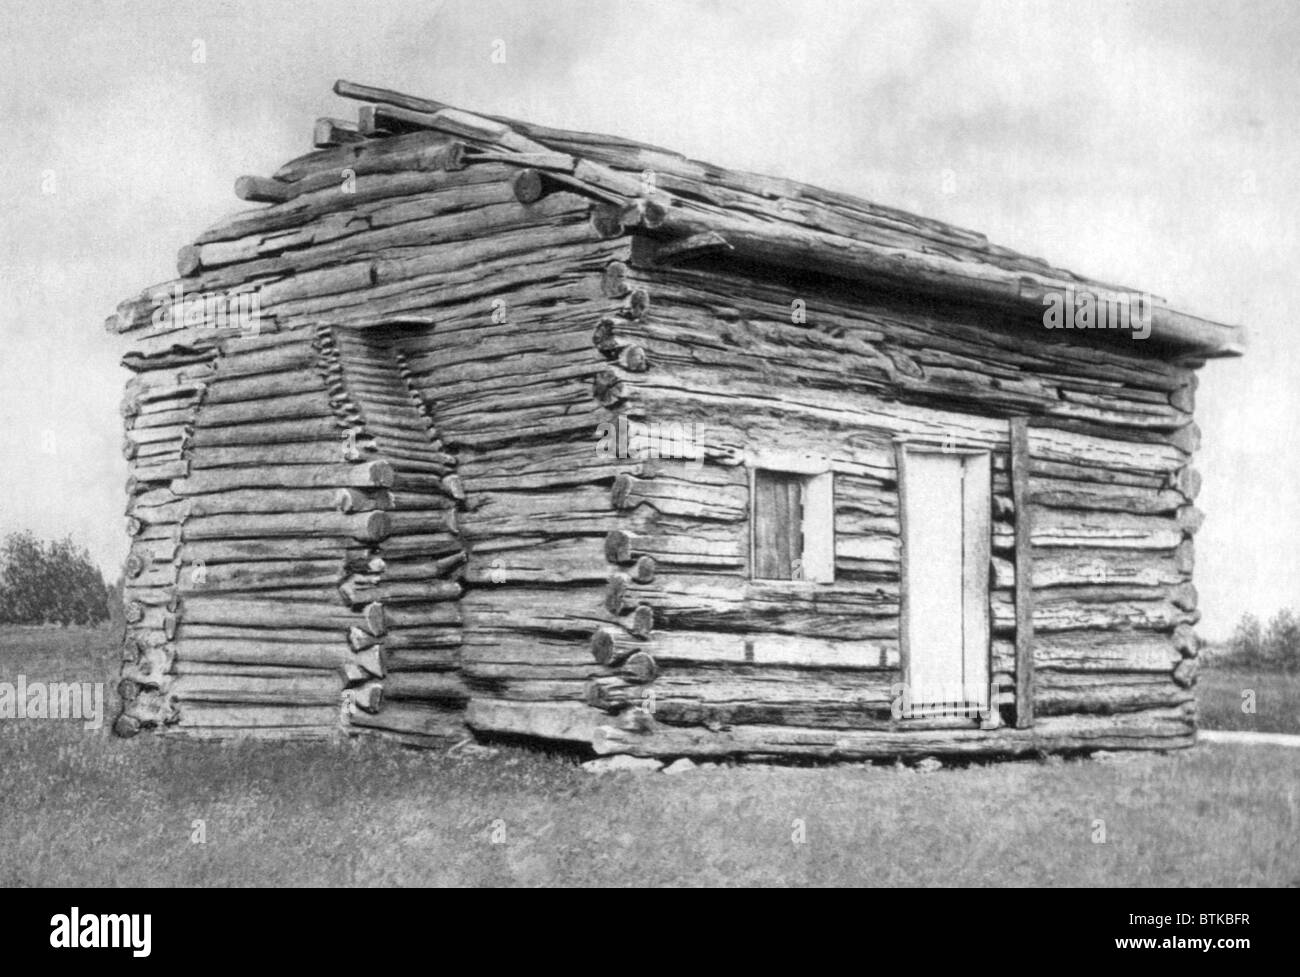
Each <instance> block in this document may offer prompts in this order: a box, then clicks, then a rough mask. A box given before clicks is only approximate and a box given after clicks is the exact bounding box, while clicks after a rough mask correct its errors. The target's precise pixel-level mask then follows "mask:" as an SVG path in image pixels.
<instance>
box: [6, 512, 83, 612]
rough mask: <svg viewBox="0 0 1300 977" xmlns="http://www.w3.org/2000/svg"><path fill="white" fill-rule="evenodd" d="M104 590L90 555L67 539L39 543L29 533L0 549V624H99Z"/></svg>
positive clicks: (14, 535)
mask: <svg viewBox="0 0 1300 977" xmlns="http://www.w3.org/2000/svg"><path fill="white" fill-rule="evenodd" d="M107 620H108V588H107V587H106V586H105V584H104V577H103V575H102V574H101V573H100V572H99V568H98V567H96V566H95V564H94V563H93V562H91V559H90V554H89V553H87V552H86V550H85V549H84V548H83V547H80V546H77V545H76V544H75V543H73V542H72V540H71V539H62V540H53V541H50V542H41V541H40V540H38V539H37V538H36V537H35V536H34V535H32V534H31V533H30V532H18V533H10V534H9V535H8V536H6V537H5V540H4V542H3V543H2V544H0V623H6V624H51V623H57V624H62V625H65V626H66V625H68V624H98V623H100V622H101V621H107Z"/></svg>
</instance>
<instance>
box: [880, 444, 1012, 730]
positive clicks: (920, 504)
mask: <svg viewBox="0 0 1300 977" xmlns="http://www.w3.org/2000/svg"><path fill="white" fill-rule="evenodd" d="M899 467H900V479H899V485H900V498H901V502H902V510H903V511H902V517H903V519H902V529H903V565H904V569H903V608H902V611H903V620H902V622H901V627H902V639H903V649H904V663H903V664H904V677H903V681H904V683H905V685H906V687H907V692H908V695H907V699H908V700H909V705H910V710H909V713H908V714H909V715H912V716H935V715H952V716H959V717H967V718H974V717H975V716H977V715H979V714H980V713H981V710H983V709H984V708H986V706H987V703H988V692H989V685H988V648H989V622H988V596H989V595H988V568H989V529H990V526H989V515H990V513H989V510H990V505H991V501H990V487H989V478H990V475H989V456H988V455H987V454H986V453H975V454H963V453H939V452H933V451H926V450H921V451H918V450H915V449H908V448H904V449H903V450H901V451H900V453H899Z"/></svg>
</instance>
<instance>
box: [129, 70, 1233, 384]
mask: <svg viewBox="0 0 1300 977" xmlns="http://www.w3.org/2000/svg"><path fill="white" fill-rule="evenodd" d="M334 91H335V93H336V94H338V95H341V96H343V97H346V98H350V99H356V100H359V101H361V102H363V103H365V104H363V105H362V107H361V109H360V113H359V121H358V122H357V123H356V124H355V125H354V124H352V123H347V122H340V121H337V120H333V119H321V120H319V121H318V122H317V126H316V136H315V142H316V145H317V147H318V151H317V152H315V153H312V154H309V155H307V156H304V157H300V158H299V159H296V160H292V161H290V162H289V163H286V164H285V165H284V166H282V167H281V168H280V169H279V170H277V171H276V173H275V174H274V177H273V179H271V180H265V179H260V178H255V177H243V178H241V179H240V181H239V182H238V183H237V184H236V192H237V194H238V195H239V196H241V197H242V198H244V199H248V200H256V201H264V202H269V203H272V204H273V206H283V207H286V208H288V207H291V202H292V200H293V198H294V197H295V196H296V195H297V194H298V193H300V192H306V191H308V190H312V189H320V188H321V187H320V186H316V185H314V183H313V180H312V177H313V176H319V175H320V173H321V172H322V170H327V169H328V170H329V172H330V176H329V177H328V179H329V180H330V181H331V182H337V172H338V168H339V167H340V166H346V165H347V164H348V161H349V160H353V159H358V158H360V157H361V156H362V155H363V154H364V152H365V148H364V147H366V146H368V145H375V144H376V143H379V144H394V143H395V142H402V141H403V140H405V141H406V143H408V144H410V147H411V148H412V149H414V150H416V152H415V153H413V154H407V156H408V159H409V163H408V166H409V168H411V169H420V168H427V167H428V165H429V159H428V156H427V152H428V151H429V150H431V149H433V148H436V149H437V151H438V152H439V153H441V154H442V156H441V158H442V160H443V161H444V162H445V161H446V160H447V159H449V158H450V159H452V160H454V165H458V166H459V165H465V164H467V163H472V162H474V161H476V160H483V161H488V160H494V161H500V162H505V163H509V164H513V165H515V166H518V167H519V170H520V172H519V174H518V176H517V177H516V180H515V189H516V195H517V196H518V197H519V199H520V200H523V201H525V202H530V201H531V200H536V199H538V198H540V197H541V196H543V195H545V194H546V193H548V192H551V191H554V190H566V191H569V192H573V193H577V194H580V195H582V196H584V197H588V198H590V199H591V200H592V201H593V223H595V225H596V227H597V229H598V230H600V231H601V233H602V234H604V235H606V236H615V235H620V234H631V235H634V246H636V247H638V248H639V249H640V250H641V253H642V255H643V256H644V257H645V258H646V260H649V261H652V262H656V263H662V264H669V263H673V262H679V261H684V260H689V259H692V258H699V257H705V256H708V257H711V258H714V259H721V260H724V261H725V260H727V259H729V258H730V259H732V260H735V261H738V262H743V263H745V264H746V265H751V266H752V265H755V264H756V265H760V266H761V265H769V266H775V267H777V268H782V269H788V270H790V271H793V272H799V273H813V274H819V275H830V276H833V277H836V278H841V279H844V280H846V281H848V282H854V283H862V284H865V285H868V286H870V287H873V288H885V289H895V290H904V291H906V292H908V293H910V294H919V295H924V296H928V297H932V298H935V299H938V300H948V301H957V302H965V303H973V304H976V305H979V306H982V307H988V308H991V309H998V310H1002V311H1006V312H1011V313H1016V314H1017V317H1018V318H1021V319H1023V320H1024V321H1025V322H1026V323H1029V322H1033V323H1036V324H1037V325H1038V327H1039V328H1041V327H1042V326H1041V322H1042V315H1043V311H1044V309H1045V307H1046V305H1047V302H1048V301H1049V297H1050V296H1052V295H1056V294H1059V295H1067V294H1074V295H1079V294H1082V293H1084V292H1087V293H1090V294H1091V295H1092V296H1093V298H1094V299H1095V300H1096V302H1097V303H1098V304H1099V305H1100V304H1102V303H1106V302H1119V303H1124V304H1126V305H1127V304H1129V303H1130V302H1131V301H1132V300H1133V298H1134V297H1135V296H1138V295H1142V296H1143V297H1144V298H1145V299H1146V300H1147V301H1149V302H1150V305H1149V306H1148V308H1149V311H1150V322H1151V336H1150V338H1151V341H1152V342H1153V344H1154V346H1155V347H1157V348H1158V349H1159V351H1160V353H1161V355H1162V356H1167V357H1169V358H1190V359H1193V360H1195V359H1202V358H1209V357H1220V356H1237V355H1240V354H1241V353H1242V351H1243V350H1244V345H1245V338H1244V332H1243V330H1242V329H1241V328H1240V327H1239V326H1234V325H1228V324H1225V323H1220V322H1214V321H1211V320H1209V319H1204V318H1201V317H1198V316H1194V315H1191V314H1189V313H1186V312H1182V311H1179V310H1177V309H1174V308H1172V307H1171V306H1170V305H1169V304H1168V303H1167V302H1166V301H1165V300H1163V299H1161V298H1159V297H1155V296H1149V295H1148V294H1147V293H1144V292H1140V290H1137V289H1132V288H1127V287H1124V286H1118V285H1114V284H1109V283H1105V282H1100V281H1096V280H1094V279H1090V278H1086V277H1084V276H1081V275H1078V274H1075V273H1073V272H1070V271H1068V270H1066V269H1063V268H1057V267H1053V266H1052V265H1050V264H1049V263H1047V262H1046V261H1043V260H1042V259H1040V258H1035V257H1031V256H1029V255H1024V254H1021V253H1019V252H1016V251H1013V250H1011V249H1008V248H1004V247H1001V246H999V245H996V244H992V243H990V242H989V241H988V239H987V238H986V237H985V236H984V235H982V234H979V233H977V232H974V231H970V230H966V229H963V228H959V227H955V226H952V225H950V224H945V223H942V222H940V221H936V220H931V219H928V218H924V217H920V216H917V215H915V214H910V213H907V212H905V211H902V210H897V209H894V208H891V207H885V206H881V205H879V204H875V203H872V202H870V201H867V200H864V199H862V198H859V197H855V196H852V195H850V194H846V193H840V192H836V191H831V190H825V189H822V188H819V187H815V186H811V185H808V184H804V183H799V182H796V181H793V180H788V179H782V178H777V177H770V176H761V175H757V174H752V173H746V172H740V171H735V170H728V169H724V168H723V167H720V166H716V165H713V164H710V163H705V162H700V161H697V160H693V159H689V158H687V157H685V156H683V155H681V154H679V153H675V152H672V151H670V150H666V149H662V148H660V147H656V146H651V145H647V144H645V143H640V142H636V141H634V140H630V139H625V138H621V137H617V136H607V135H596V134H590V133H583V132H574V131H569V130H563V129H554V128H550V127H547V126H541V125H536V124H533V123H529V122H524V121H521V120H517V119H510V118H505V117H499V116H488V115H479V114H475V113H472V112H467V111H464V110H461V109H458V108H456V107H454V106H451V105H447V104H445V103H442V102H438V101H433V100H430V99H425V98H419V97H416V96H412V95H404V94H401V93H398V92H393V91H388V90H385V89H380V88H373V87H370V86H367V85H360V84H356V83H353V82H348V81H342V80H340V81H338V82H336V83H335V85H334ZM414 133H425V134H427V135H429V136H436V137H437V138H439V139H443V140H444V142H442V143H437V142H418V141H417V142H412V137H411V135H409V134H414ZM415 138H416V139H417V140H418V139H419V137H415ZM422 151H423V152H425V155H424V156H421V155H420V153H421V152H422ZM396 155H398V156H399V157H400V156H401V155H402V153H401V152H400V151H399V152H398V153H397V154H396ZM397 165H398V166H399V167H400V166H401V164H400V163H399V164H397ZM331 167H332V169H330V168H331ZM323 185H325V184H322V186H323ZM238 226H239V217H236V218H233V219H231V220H229V221H227V222H224V223H223V224H221V225H218V226H217V227H216V228H213V229H210V230H209V231H208V232H206V233H205V234H204V235H202V236H200V238H199V239H198V242H199V243H200V244H202V243H204V242H211V241H220V240H230V239H232V238H233V236H234V234H235V232H234V231H233V230H231V229H232V228H238ZM634 253H635V252H634ZM187 260H188V259H187V253H186V251H185V250H182V253H181V257H180V265H181V274H182V275H183V276H184V275H185V274H187V272H188V271H193V270H194V269H193V268H190V269H187V268H186V264H187ZM1067 290H1068V291H1067ZM149 294H152V293H146V295H149ZM142 298H143V297H142ZM139 318H140V317H139V315H138V312H136V313H132V312H130V311H129V310H127V311H124V310H123V309H119V314H118V316H116V317H110V320H109V324H108V325H109V328H110V329H113V330H116V331H121V330H125V329H129V328H133V327H134V326H136V325H138V324H139Z"/></svg>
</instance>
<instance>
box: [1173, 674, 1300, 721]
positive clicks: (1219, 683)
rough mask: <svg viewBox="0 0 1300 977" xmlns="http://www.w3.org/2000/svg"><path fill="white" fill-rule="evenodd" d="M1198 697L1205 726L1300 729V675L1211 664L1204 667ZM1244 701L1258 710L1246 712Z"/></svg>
mask: <svg viewBox="0 0 1300 977" xmlns="http://www.w3.org/2000/svg"><path fill="white" fill-rule="evenodd" d="M1247 692H1253V693H1254V695H1253V697H1249V696H1247V695H1246V694H1245V693H1247ZM1196 697H1197V700H1198V703H1199V706H1198V713H1199V716H1200V724H1201V728H1202V729H1226V730H1247V731H1250V732H1257V733H1300V675H1297V674H1288V673H1286V672H1280V671H1277V670H1274V669H1259V668H1238V667H1234V666H1231V665H1221V664H1212V665H1210V666H1209V667H1207V668H1203V669H1201V674H1200V676H1199V677H1198V679H1197V682H1196ZM1244 703H1251V704H1253V707H1254V709H1255V711H1254V712H1253V713H1252V712H1243V711H1242V705H1243V704H1244Z"/></svg>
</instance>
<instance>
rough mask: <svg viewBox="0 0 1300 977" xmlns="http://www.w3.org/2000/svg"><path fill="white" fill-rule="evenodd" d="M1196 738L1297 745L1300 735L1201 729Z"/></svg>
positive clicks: (1270, 744) (1221, 741) (1254, 744)
mask: <svg viewBox="0 0 1300 977" xmlns="http://www.w3.org/2000/svg"><path fill="white" fill-rule="evenodd" d="M1197 738H1198V739H1199V740H1200V741H1201V742H1203V743H1244V744H1245V745H1247V746H1260V745H1264V746H1298V747H1300V735H1297V734H1295V733H1251V732H1246V731H1229V730H1218V729H1203V730H1201V731H1200V733H1199V734H1198V736H1197Z"/></svg>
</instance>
